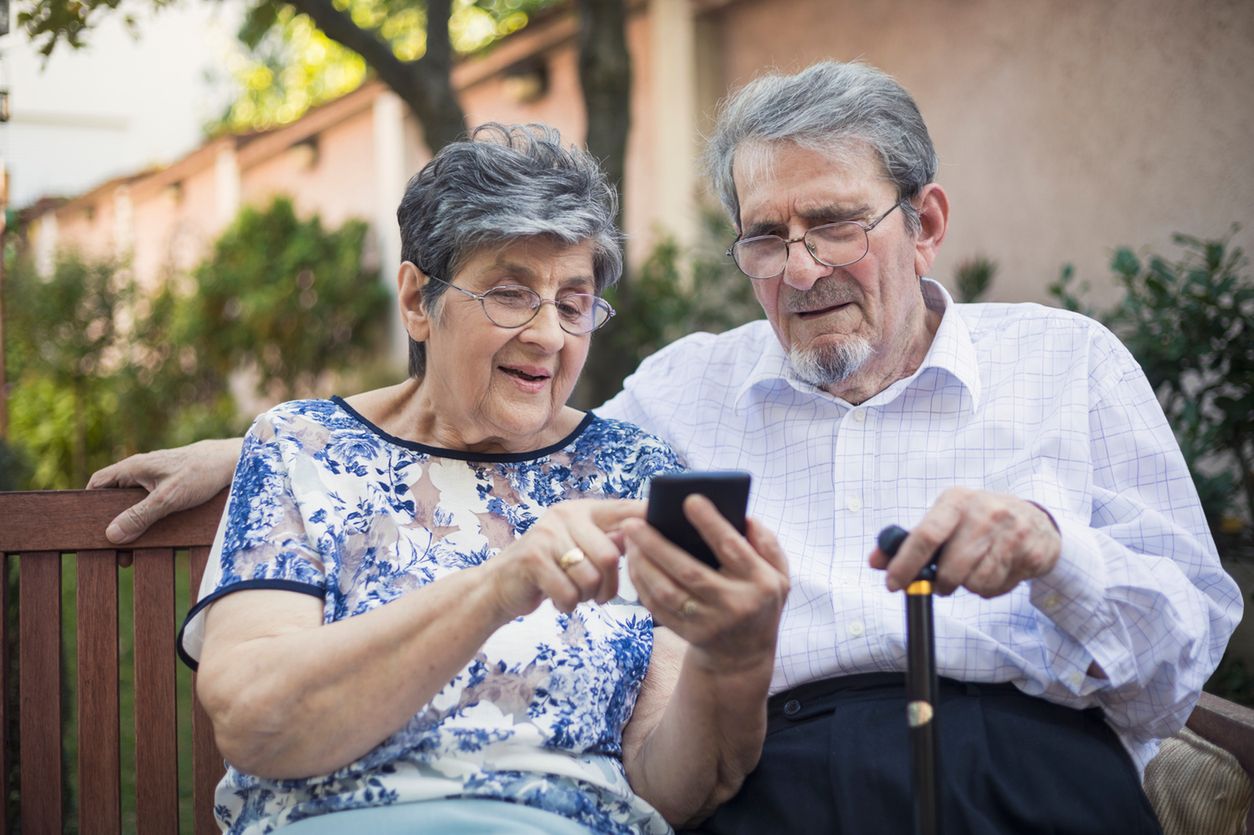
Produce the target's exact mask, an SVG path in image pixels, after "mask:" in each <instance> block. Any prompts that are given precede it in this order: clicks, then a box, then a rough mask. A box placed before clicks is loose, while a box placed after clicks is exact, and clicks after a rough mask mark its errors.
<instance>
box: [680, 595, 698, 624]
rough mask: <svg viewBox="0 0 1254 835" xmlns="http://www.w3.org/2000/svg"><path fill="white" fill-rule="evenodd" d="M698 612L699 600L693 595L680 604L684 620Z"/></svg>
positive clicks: (681, 615)
mask: <svg viewBox="0 0 1254 835" xmlns="http://www.w3.org/2000/svg"><path fill="white" fill-rule="evenodd" d="M696 613H697V601H695V600H693V599H692V598H691V597H690V598H688V599H687V600H685V601H684V602H683V604H682V605H680V607H679V616H680V617H681V618H683V619H684V620H687V619H688V618H690V617H692V616H693V615H695V614H696Z"/></svg>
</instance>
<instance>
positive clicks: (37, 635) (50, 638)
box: [18, 551, 61, 835]
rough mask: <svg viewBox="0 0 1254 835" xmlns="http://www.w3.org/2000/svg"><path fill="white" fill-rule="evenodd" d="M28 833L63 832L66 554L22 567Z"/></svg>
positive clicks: (39, 556)
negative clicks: (63, 561)
mask: <svg viewBox="0 0 1254 835" xmlns="http://www.w3.org/2000/svg"><path fill="white" fill-rule="evenodd" d="M18 573H19V582H20V583H21V586H20V589H21V591H20V593H19V598H20V599H19V601H18V605H19V610H18V624H19V625H18V642H19V643H18V647H19V649H18V667H19V669H20V671H21V672H20V674H19V682H18V687H19V688H20V695H19V698H20V706H19V707H18V712H19V714H20V715H21V723H20V731H19V732H20V733H21V740H22V752H21V757H20V761H21V765H22V832H23V833H31V835H41V833H45V832H46V833H50V835H55V833H59V832H61V556H60V554H58V553H56V552H55V551H53V552H36V553H26V554H23V555H22V558H21V562H20V563H19V565H18Z"/></svg>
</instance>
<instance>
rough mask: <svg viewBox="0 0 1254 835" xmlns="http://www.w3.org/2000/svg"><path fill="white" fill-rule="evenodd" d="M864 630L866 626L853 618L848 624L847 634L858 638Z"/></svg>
mask: <svg viewBox="0 0 1254 835" xmlns="http://www.w3.org/2000/svg"><path fill="white" fill-rule="evenodd" d="M865 631H866V627H864V626H863V625H862V621H860V620H855V621H853V622H851V623H850V624H849V634H850V635H852V636H853V637H855V638H860V637H861V636H862V633H863V632H865Z"/></svg>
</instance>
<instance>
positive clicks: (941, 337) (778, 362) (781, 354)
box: [735, 278, 981, 410]
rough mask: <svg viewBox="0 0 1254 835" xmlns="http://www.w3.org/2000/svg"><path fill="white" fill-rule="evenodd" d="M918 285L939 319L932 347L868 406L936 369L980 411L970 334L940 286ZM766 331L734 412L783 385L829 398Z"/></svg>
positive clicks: (932, 283)
mask: <svg viewBox="0 0 1254 835" xmlns="http://www.w3.org/2000/svg"><path fill="white" fill-rule="evenodd" d="M919 284H920V288H921V290H922V292H923V303H924V304H925V305H926V306H927V308H928V310H931V311H934V312H936V313H939V314H940V315H941V321H940V325H939V326H938V327H937V329H936V334H935V335H934V336H933V337H932V344H931V346H930V347H929V348H928V351H927V354H926V356H924V358H923V362H922V363H920V364H919V367H918V369H916V370H915V372H914V373H913V374H911V375H910V376H909V377H906V378H904V379H901V380H898V381H896V382H895V383H893V384H892V385H890V386H889V387H888V388H886V389H884V390H883V391H882V392H880V393H879V394H877V395H875V396H874V397H872V398H870V399H869V400H868V401H867V403H868V404H878V403H887V402H889V401H890V400H893V399H895V398H896V397H897V396H898V395H899V394H901V392H902V391H904V390H905V389H907V388H909V386H910V385H911V384H912V383H913V382H914V381H915V380H917V379H918V378H919V377H920V375H922V374H923V373H924V372H925V371H927V370H928V369H936V370H937V371H939V372H942V373H945V374H948V375H949V376H951V377H953V378H954V379H955V380H956V381H957V382H959V383H960V384H961V385H962V386H963V387H964V388H965V389H966V390H967V393H968V395H969V396H970V398H971V400H970V402H971V408H972V410H974V409H976V408H978V407H979V400H980V390H981V388H980V368H979V363H978V362H977V361H976V356H975V345H974V344H973V343H972V342H971V331H970V330H969V329H968V328H967V323H966V322H965V321H963V319H962V316H961V315H959V313H958V311H957V310H956V309H955V304H954V300H953V298H952V297H951V296H950V295H949V292H948V291H947V290H946V289H945V288H944V287H943V286H942V285H941V284H940V283H939V282H937V281H933V280H932V279H930V278H921V279H919ZM766 330H767V333H768V334H769V338H768V339H765V340H763V341H764V342H766V344H765V345H764V346H763V348H762V353H761V355H760V356H759V358H758V360H757V362H755V363H754V364H753V368H751V369H750V371H749V373H748V374H747V375H746V376H745V378H744V380H743V381H742V382H741V384H740V386H739V388H738V389H737V390H736V400H735V403H736V406H737V408H740V407H741V406H742V405H744V401H745V398H746V397H747V396H748V395H749V393H750V392H751V391H752V390H753V389H755V388H757V387H758V386H768V387H770V386H778V385H786V386H788V387H790V388H793V389H795V390H797V391H799V392H803V393H806V394H819V395H822V396H825V397H830V396H831V395H828V394H827V393H826V392H824V391H823V390H822V389H819V388H816V387H815V386H812V385H810V384H809V383H805V382H802V381H801V380H799V379H797V377H796V375H795V374H793V371H792V367H791V366H790V365H789V363H788V354H787V353H786V352H785V351H784V348H783V346H782V345H780V344H779V339H778V337H776V335H775V331H774V330H773V329H770V328H769V327H768V328H767V329H766ZM840 402H844V401H840Z"/></svg>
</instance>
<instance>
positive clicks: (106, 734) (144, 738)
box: [0, 489, 226, 835]
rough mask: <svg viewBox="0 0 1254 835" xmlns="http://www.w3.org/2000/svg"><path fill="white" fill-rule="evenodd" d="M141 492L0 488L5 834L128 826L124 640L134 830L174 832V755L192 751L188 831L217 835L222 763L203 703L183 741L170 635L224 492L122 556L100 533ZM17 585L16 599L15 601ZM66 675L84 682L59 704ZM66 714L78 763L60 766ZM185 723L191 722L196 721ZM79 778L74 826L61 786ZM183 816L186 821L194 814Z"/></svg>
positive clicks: (0, 830)
mask: <svg viewBox="0 0 1254 835" xmlns="http://www.w3.org/2000/svg"><path fill="white" fill-rule="evenodd" d="M143 496H144V491H143V490H140V489H130V490H92V491H86V490H72V491H57V492H45V493H0V553H2V554H3V567H4V573H3V578H4V579H5V582H3V583H0V597H2V602H3V617H2V618H0V648H3V652H2V653H0V662H2V663H0V692H3V694H4V698H3V699H0V735H2V736H3V743H4V746H3V747H4V763H3V765H4V771H3V773H4V781H5V782H4V786H3V789H4V791H3V795H2V796H3V798H4V808H3V810H2V811H3V815H0V835H7V833H10V832H17V831H20V832H22V833H23V835H41V833H61V832H62V831H66V827H67V825H71V824H75V823H76V824H77V829H78V831H79V832H81V833H84V835H88V834H89V833H116V832H121V831H122V809H123V798H122V793H121V787H122V785H123V780H122V741H123V740H122V734H121V724H122V722H123V721H124V720H126V719H127V717H123V716H122V715H121V708H120V704H122V703H124V702H125V700H126V699H127V698H128V696H129V694H127V693H125V692H124V691H123V690H122V688H120V687H119V663H118V662H119V653H118V649H119V643H120V642H121V643H123V644H124V645H128V646H131V647H133V650H134V693H133V702H134V728H135V734H134V763H135V768H134V784H133V785H134V787H135V789H134V795H133V796H132V797H129V798H126V805H127V806H128V807H129V808H133V810H134V831H137V832H139V833H141V835H144V834H145V833H153V835H170V833H177V832H178V831H179V824H180V808H179V788H180V787H179V769H178V752H179V750H180V748H183V749H184V750H186V746H190V747H191V752H192V757H191V759H192V769H191V771H192V779H191V782H192V786H191V789H192V790H191V793H190V794H191V809H190V818H191V820H192V821H193V824H192V828H193V829H194V831H195V833H196V835H209V833H213V832H217V831H218V826H217V823H216V822H215V821H214V819H213V790H214V786H215V785H216V784H217V782H218V780H219V779H221V777H222V774H223V772H224V770H225V769H224V767H223V763H222V757H221V755H220V754H219V753H218V750H217V746H216V745H214V742H213V732H212V730H211V728H210V726H209V720H208V717H207V716H205V714H204V711H203V710H202V709H201V708H200V705H199V703H195V704H194V708H193V711H192V712H193V715H192V716H191V722H190V728H191V730H190V733H184V734H183V735H182V736H180V734H179V730H178V729H179V725H180V723H179V716H178V715H177V711H176V700H175V665H176V663H179V662H177V660H176V657H175V651H174V641H175V629H176V627H175V624H176V618H181V617H182V615H183V614H185V613H186V611H187V609H188V607H189V606H190V604H191V602H192V601H193V600H194V599H195V596H196V590H197V588H198V587H199V585H200V575H201V573H202V572H203V570H204V565H205V559H206V557H207V556H208V553H209V546H210V545H212V544H213V536H214V532H215V531H216V529H217V525H218V520H219V518H220V517H221V515H222V507H223V504H224V502H225V499H226V496H225V494H223V495H220V496H218V497H217V498H216V499H214V500H213V501H211V502H209V503H207V504H205V505H203V506H201V507H198V508H195V509H194V510H190V511H187V512H185V513H181V514H177V515H175V516H171V517H169V518H168V519H164V520H162V521H161V522H159V523H158V524H156V525H154V526H153V528H152V529H151V530H150V531H149V532H148V533H146V534H145V535H144V536H143V537H142V538H141V539H139V540H138V541H136V542H134V543H132V544H131V545H129V546H127V547H126V548H125V549H118V548H117V547H116V546H114V545H112V544H110V543H109V541H108V540H106V539H105V538H104V529H105V526H106V525H107V524H108V522H109V520H111V519H112V518H113V517H114V516H115V515H117V514H118V513H119V512H121V511H122V509H123V508H126V507H128V506H130V505H131V504H134V503H135V502H136V501H138V500H139V499H140V498H142V497H143ZM176 549H180V550H181V549H186V550H187V551H188V560H189V562H190V571H189V572H188V574H189V575H190V577H189V583H188V587H187V588H184V589H182V590H179V589H176V588H175V565H176V563H175V552H176ZM67 553H73V554H74V555H75V556H74V557H73V558H72V559H73V563H72V565H73V573H74V576H75V580H76V583H75V585H76V587H77V589H76V604H75V605H74V609H75V611H74V613H73V615H74V616H75V617H76V620H77V624H76V635H75V637H76V641H75V643H76V645H77V656H78V663H77V669H76V670H74V669H64V668H63V663H62V659H63V652H62V650H63V647H62V627H63V617H64V616H65V614H66V613H63V611H62V600H63V597H68V593H65V592H63V583H62V580H63V578H62V562H63V556H62V555H63V554H67ZM15 558H16V559H15ZM14 563H16V566H15V565H14ZM14 569H16V570H14ZM123 572H129V574H130V577H129V582H130V584H131V586H132V588H133V599H134V606H133V611H134V618H133V621H134V622H133V631H132V634H119V622H120V621H119V596H118V592H119V586H120V584H119V579H120V578H121V579H122V580H123V584H125V582H126V579H127V578H124V577H123V576H122V575H123ZM15 575H16V583H13V582H12V578H13V577H14V576H15ZM15 591H16V596H17V597H18V598H20V600H14V599H11V597H12V596H13V593H14V592H15ZM14 609H16V612H14ZM15 615H16V617H15ZM124 619H125V618H123V622H124ZM68 620H69V619H68V617H66V618H65V621H66V622H67V623H68ZM14 627H16V629H15V628H14ZM15 669H16V670H17V671H18V672H17V674H16V676H15V675H14V670H15ZM63 674H64V675H65V676H67V677H72V678H74V679H76V682H77V687H75V688H73V690H75V691H76V692H77V698H76V699H75V700H74V701H76V702H77V704H75V705H68V706H67V705H63V704H62V702H63V699H62V694H63V684H65V683H68V682H63V681H62V676H63ZM66 707H70V708H72V709H73V711H74V712H76V713H77V717H78V721H77V737H78V740H77V747H78V757H77V762H76V763H64V764H63V762H62V759H63V755H62V750H63V736H64V735H65V734H63V732H62V729H63V724H62V723H63V709H64V708H66ZM183 719H184V721H183V723H182V724H183V725H184V726H185V727H186V726H188V724H189V723H188V722H187V721H186V720H187V717H183ZM128 753H129V752H128ZM15 766H17V767H19V768H20V771H18V770H15ZM63 771H64V773H63ZM19 773H20V777H17V776H15V775H18V774H19ZM75 776H76V777H77V780H76V785H77V792H76V794H77V798H76V799H77V804H76V805H77V814H74V815H70V816H68V817H70V818H75V819H76V820H67V819H66V818H67V815H66V814H65V812H66V810H65V808H64V806H65V803H66V800H67V796H66V791H65V789H66V785H67V782H70V781H73V779H74V777H75ZM67 778H68V781H67ZM15 783H16V785H14V784H15ZM184 789H186V786H185V787H184ZM184 793H185V794H186V791H185V792H184ZM185 805H186V804H185ZM183 811H184V818H186V817H188V814H187V812H188V811H189V810H186V809H184V810H183ZM19 821H20V823H19ZM127 828H128V829H130V827H129V826H128V827H127Z"/></svg>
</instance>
